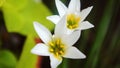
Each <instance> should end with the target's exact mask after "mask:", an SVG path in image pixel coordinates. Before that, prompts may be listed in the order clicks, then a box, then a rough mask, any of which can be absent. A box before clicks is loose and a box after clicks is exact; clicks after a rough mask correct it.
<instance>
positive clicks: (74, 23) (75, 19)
mask: <svg viewBox="0 0 120 68" xmlns="http://www.w3.org/2000/svg"><path fill="white" fill-rule="evenodd" d="M79 21H80V17H79V16H76V15H75V14H69V15H68V16H67V28H69V29H75V28H77V27H78V26H79Z"/></svg>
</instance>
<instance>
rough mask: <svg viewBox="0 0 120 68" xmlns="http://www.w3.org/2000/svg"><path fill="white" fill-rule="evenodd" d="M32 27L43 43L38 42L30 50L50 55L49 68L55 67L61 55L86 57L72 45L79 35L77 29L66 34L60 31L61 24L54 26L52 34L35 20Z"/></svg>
mask: <svg viewBox="0 0 120 68" xmlns="http://www.w3.org/2000/svg"><path fill="white" fill-rule="evenodd" d="M62 21H63V20H61V21H60V22H62ZM60 25H61V24H60ZM34 28H35V30H36V32H37V34H38V36H39V37H40V38H41V40H42V41H43V43H38V44H37V45H36V46H35V47H34V48H33V49H32V50H31V52H32V53H33V54H37V55H40V56H50V65H51V68H56V67H57V66H58V65H59V64H60V63H61V62H62V57H65V58H71V59H83V58H86V56H85V55H84V54H83V53H82V52H80V51H79V50H78V49H77V48H76V47H74V46H72V45H73V44H75V42H76V41H77V40H78V39H79V37H80V32H79V31H75V32H73V33H71V34H69V35H67V34H63V33H61V32H62V30H61V26H56V28H55V33H54V35H52V34H51V33H50V31H49V30H48V29H47V28H45V27H44V26H42V25H41V24H39V23H37V22H34Z"/></svg>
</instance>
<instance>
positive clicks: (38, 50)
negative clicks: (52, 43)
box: [31, 43, 50, 56]
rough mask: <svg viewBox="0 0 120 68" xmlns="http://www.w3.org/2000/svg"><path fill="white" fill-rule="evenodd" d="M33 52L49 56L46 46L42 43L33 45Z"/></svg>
mask: <svg viewBox="0 0 120 68" xmlns="http://www.w3.org/2000/svg"><path fill="white" fill-rule="evenodd" d="M31 52H32V53H33V54H37V55H41V56H49V55H50V53H49V51H48V46H47V45H45V44H42V43H39V44H37V45H35V47H34V48H33V49H32V50H31Z"/></svg>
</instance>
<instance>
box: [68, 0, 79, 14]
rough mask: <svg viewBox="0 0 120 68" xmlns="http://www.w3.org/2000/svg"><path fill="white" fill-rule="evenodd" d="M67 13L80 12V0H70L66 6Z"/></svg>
mask: <svg viewBox="0 0 120 68" xmlns="http://www.w3.org/2000/svg"><path fill="white" fill-rule="evenodd" d="M68 9H69V11H73V12H74V11H80V0H71V1H70V3H69V6H68Z"/></svg>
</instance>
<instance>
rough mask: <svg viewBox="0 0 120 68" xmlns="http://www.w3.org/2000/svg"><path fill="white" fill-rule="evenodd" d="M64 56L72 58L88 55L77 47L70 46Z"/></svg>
mask: <svg viewBox="0 0 120 68" xmlns="http://www.w3.org/2000/svg"><path fill="white" fill-rule="evenodd" d="M63 57H65V58H71V59H83V58H86V56H85V55H84V54H83V53H82V52H80V51H79V50H78V49H77V48H76V47H69V48H68V49H67V51H66V54H65V55H64V56H63Z"/></svg>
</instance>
